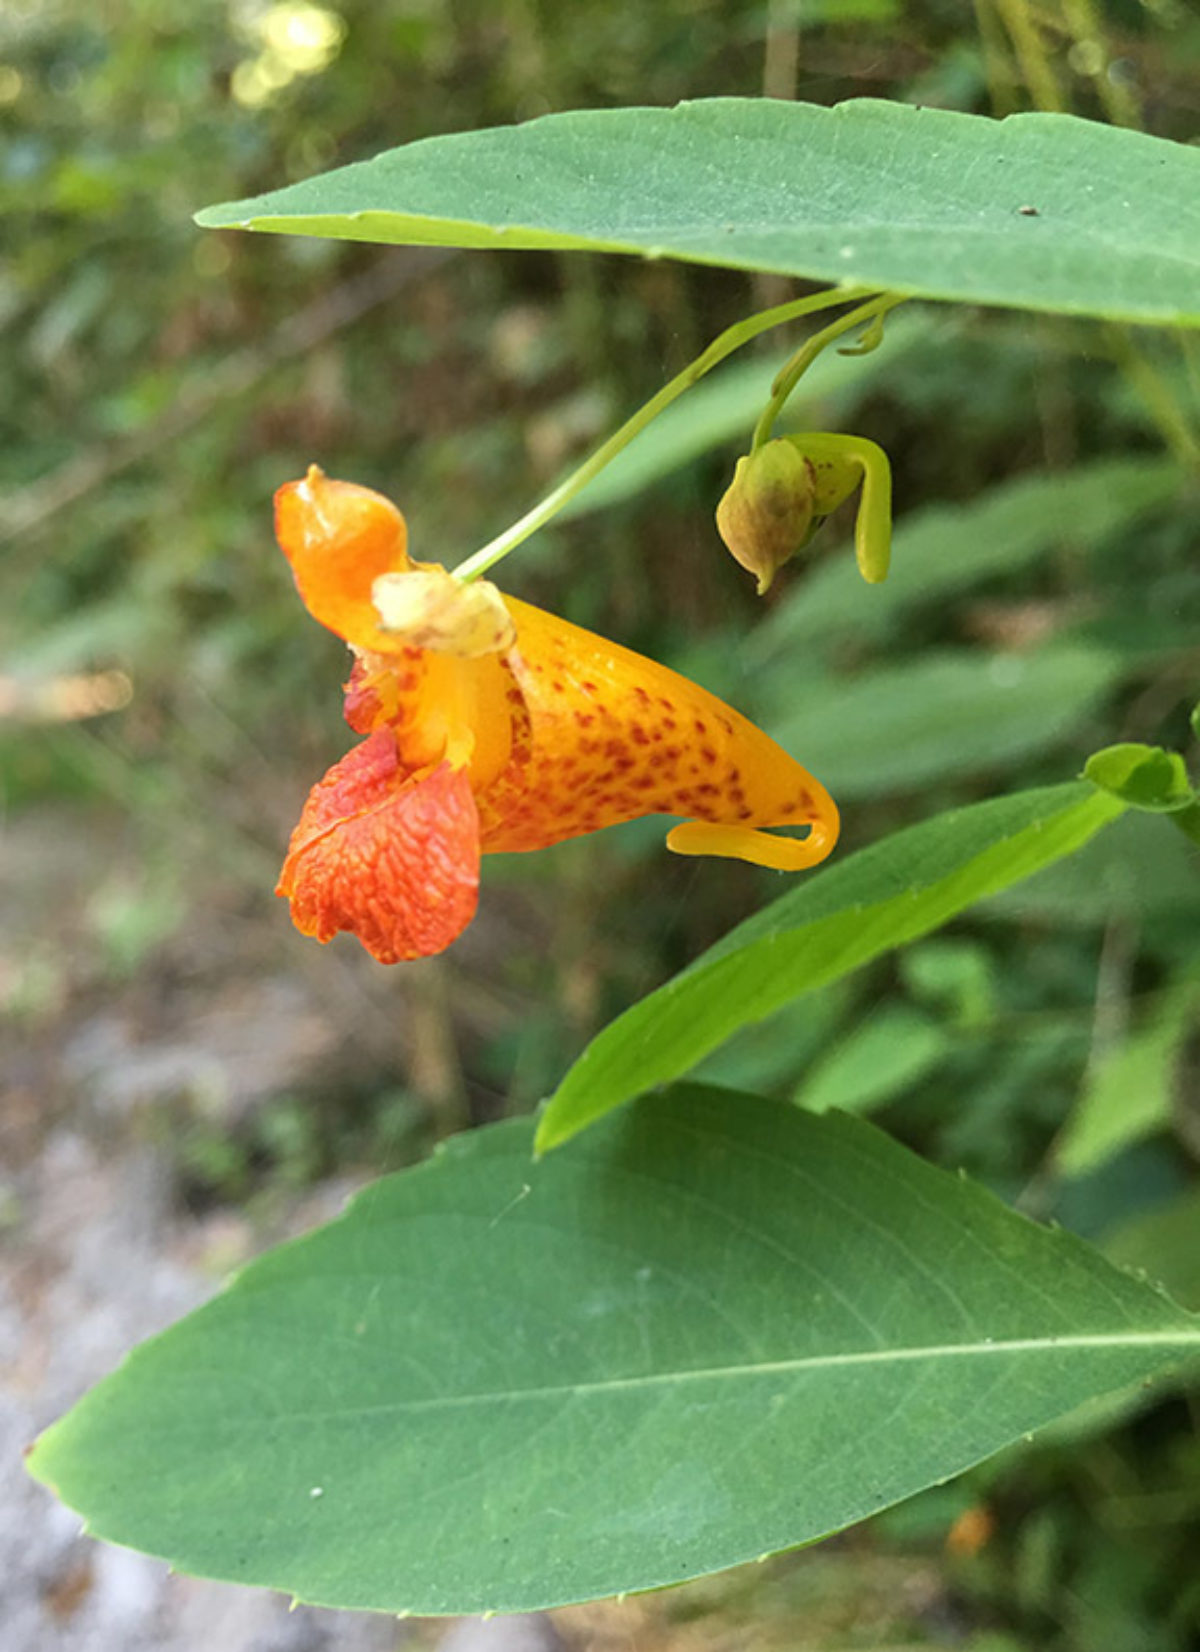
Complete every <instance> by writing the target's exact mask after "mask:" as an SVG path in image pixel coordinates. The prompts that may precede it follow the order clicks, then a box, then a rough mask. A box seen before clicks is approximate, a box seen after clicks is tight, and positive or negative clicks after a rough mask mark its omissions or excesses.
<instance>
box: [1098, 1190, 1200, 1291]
mask: <svg viewBox="0 0 1200 1652" xmlns="http://www.w3.org/2000/svg"><path fill="white" fill-rule="evenodd" d="M1104 1254H1105V1255H1106V1256H1107V1257H1108V1258H1109V1260H1110V1261H1112V1262H1115V1263H1116V1264H1117V1266H1118V1267H1121V1268H1130V1269H1133V1268H1136V1269H1139V1270H1141V1271H1142V1272H1144V1273H1147V1274H1149V1276H1150V1278H1151V1279H1155V1280H1158V1282H1159V1283H1160V1284H1161V1285H1162V1286H1163V1288H1164V1289H1165V1290H1168V1291H1170V1293H1171V1295H1172V1296H1173V1297H1174V1298H1175V1300H1176V1301H1177V1302H1182V1303H1183V1304H1184V1306H1185V1307H1187V1308H1191V1309H1192V1310H1193V1312H1196V1311H1200V1187H1195V1188H1191V1189H1189V1191H1188V1192H1186V1193H1183V1194H1180V1195H1179V1196H1178V1197H1177V1198H1175V1199H1171V1200H1170V1201H1169V1202H1167V1203H1166V1204H1161V1205H1155V1206H1154V1208H1153V1209H1152V1210H1148V1211H1145V1212H1143V1213H1142V1214H1141V1215H1139V1216H1135V1217H1132V1218H1131V1219H1130V1220H1129V1221H1128V1222H1124V1223H1122V1225H1121V1226H1120V1227H1119V1228H1117V1229H1116V1230H1115V1231H1114V1232H1113V1233H1111V1234H1108V1235H1106V1236H1105V1239H1104Z"/></svg>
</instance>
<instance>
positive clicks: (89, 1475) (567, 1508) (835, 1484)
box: [30, 1088, 1200, 1613]
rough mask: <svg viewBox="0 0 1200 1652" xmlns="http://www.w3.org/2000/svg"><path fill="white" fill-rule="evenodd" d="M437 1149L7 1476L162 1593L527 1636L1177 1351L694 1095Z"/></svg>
mask: <svg viewBox="0 0 1200 1652" xmlns="http://www.w3.org/2000/svg"><path fill="white" fill-rule="evenodd" d="M531 1135H532V1126H531V1123H530V1121H528V1120H517V1121H514V1122H510V1123H505V1124H501V1125H496V1126H493V1127H491V1128H490V1129H487V1130H481V1131H478V1132H475V1133H473V1134H471V1135H468V1136H460V1137H459V1138H457V1140H455V1141H454V1142H453V1143H451V1144H450V1146H449V1148H448V1150H447V1151H445V1152H443V1153H441V1154H440V1155H438V1156H437V1157H436V1158H435V1159H434V1160H433V1161H432V1162H430V1163H427V1164H425V1165H422V1166H419V1167H418V1168H417V1169H415V1170H410V1171H405V1172H404V1173H402V1174H400V1175H398V1176H392V1177H388V1178H386V1179H385V1180H383V1181H381V1182H378V1183H376V1184H375V1185H374V1186H372V1187H370V1188H368V1189H367V1190H366V1192H364V1193H363V1194H361V1195H360V1196H359V1197H358V1198H357V1199H356V1200H355V1201H354V1203H353V1204H352V1205H351V1207H350V1209H349V1210H348V1211H347V1213H346V1214H345V1216H343V1217H342V1219H341V1220H339V1221H337V1222H333V1223H331V1224H330V1225H329V1226H328V1227H325V1228H323V1229H321V1230H319V1231H318V1232H316V1233H314V1234H311V1235H309V1236H308V1237H307V1238H305V1239H301V1240H298V1241H296V1242H295V1243H293V1244H290V1245H284V1246H282V1247H281V1248H280V1249H278V1250H276V1251H274V1252H273V1253H271V1254H269V1255H267V1256H265V1257H263V1258H262V1259H261V1260H260V1261H258V1262H255V1263H253V1264H252V1265H251V1266H249V1267H248V1268H246V1269H245V1270H244V1271H243V1272H242V1273H241V1274H240V1275H239V1276H238V1277H237V1278H236V1279H235V1280H234V1282H233V1283H232V1284H231V1285H230V1287H229V1288H228V1289H227V1290H226V1291H225V1292H223V1293H222V1294H221V1295H220V1296H218V1297H217V1298H216V1300H215V1301H213V1302H211V1303H210V1304H209V1305H208V1306H207V1307H205V1308H202V1309H200V1311H199V1312H198V1313H194V1314H192V1315H190V1316H189V1317H188V1318H187V1319H185V1320H183V1321H182V1322H181V1323H180V1324H178V1325H176V1326H175V1327H174V1328H173V1329H171V1330H169V1331H167V1332H166V1334H165V1335H163V1336H161V1337H159V1338H156V1339H155V1340H154V1341H151V1342H149V1343H146V1344H144V1345H143V1346H142V1347H141V1348H139V1349H138V1350H137V1351H136V1352H135V1353H134V1354H133V1355H132V1356H131V1357H130V1358H129V1359H128V1360H127V1361H126V1363H125V1364H124V1365H123V1366H122V1367H121V1369H120V1370H118V1371H117V1372H116V1373H115V1374H114V1375H113V1376H111V1377H109V1378H108V1379H107V1380H106V1381H105V1382H103V1383H101V1384H100V1385H99V1387H98V1388H96V1389H94V1390H93V1391H92V1392H91V1394H89V1395H88V1396H87V1397H86V1398H85V1399H84V1400H83V1401H82V1402H81V1403H80V1404H79V1405H78V1406H76V1408H75V1409H74V1411H72V1412H71V1413H70V1414H69V1415H68V1416H67V1417H65V1418H64V1419H63V1420H62V1421H61V1422H59V1423H57V1424H56V1425H55V1426H54V1427H53V1428H51V1429H50V1430H49V1431H48V1432H47V1433H46V1434H45V1435H43V1436H42V1438H41V1440H40V1441H39V1442H38V1444H37V1445H36V1447H35V1449H34V1451H33V1453H32V1456H31V1458H30V1467H31V1469H32V1471H33V1473H34V1474H35V1475H36V1476H37V1478H38V1479H40V1480H42V1481H44V1482H45V1483H47V1484H49V1485H51V1486H53V1487H54V1488H55V1489H56V1490H57V1492H58V1494H59V1495H60V1496H61V1497H62V1498H63V1500H64V1501H65V1502H66V1503H67V1504H69V1506H70V1507H72V1508H74V1509H76V1510H78V1511H79V1512H80V1513H81V1514H82V1515H84V1516H85V1518H86V1519H87V1521H88V1525H89V1529H90V1530H91V1531H92V1533H93V1534H94V1535H96V1536H99V1537H103V1538H107V1539H109V1540H111V1541H113V1542H117V1543H123V1544H126V1545H129V1546H131V1547H135V1548H142V1549H146V1550H148V1551H149V1552H150V1553H152V1554H156V1555H161V1556H162V1557H164V1558H165V1559H168V1560H169V1561H170V1562H171V1564H172V1565H173V1566H175V1567H177V1568H178V1569H180V1570H182V1571H187V1572H194V1573H198V1574H200V1575H202V1576H210V1577H219V1578H223V1579H225V1580H227V1581H230V1582H235V1583H252V1584H260V1585H265V1586H267V1587H270V1588H273V1589H282V1590H285V1591H287V1592H288V1593H289V1594H294V1595H296V1596H297V1597H299V1598H300V1599H302V1600H309V1601H315V1602H317V1603H319V1604H322V1605H325V1606H341V1607H357V1608H367V1609H373V1610H376V1611H387V1612H419V1613H444V1612H464V1613H466V1612H470V1613H474V1612H482V1611H489V1610H495V1611H510V1612H512V1611H522V1610H531V1609H534V1608H538V1607H544V1606H550V1605H555V1604H558V1603H561V1602H565V1601H575V1600H582V1599H588V1598H591V1597H594V1596H598V1595H606V1594H611V1593H613V1592H614V1591H616V1590H626V1589H650V1588H655V1587H659V1586H661V1585H663V1584H669V1583H674V1582H677V1581H679V1580H680V1579H683V1578H687V1577H694V1576H696V1575H698V1574H699V1573H702V1572H707V1571H712V1570H715V1569H716V1568H718V1567H724V1566H730V1565H733V1564H735V1563H736V1562H738V1561H744V1560H747V1559H750V1558H751V1557H754V1556H758V1555H762V1554H765V1553H767V1552H769V1551H771V1550H776V1549H780V1548H784V1547H789V1546H791V1545H794V1544H798V1543H807V1542H811V1541H813V1540H814V1539H815V1538H818V1537H820V1536H822V1535H823V1534H825V1533H827V1532H831V1531H834V1530H837V1529H838V1528H840V1527H843V1526H846V1525H848V1524H850V1523H851V1522H853V1521H856V1520H861V1519H862V1518H864V1517H865V1516H867V1515H870V1514H874V1513H877V1512H878V1511H879V1510H880V1509H882V1508H885V1507H887V1506H888V1505H889V1504H891V1503H895V1502H897V1501H898V1500H899V1499H901V1498H904V1497H909V1496H911V1495H912V1494H913V1493H914V1492H916V1491H919V1490H921V1489H922V1488H923V1487H925V1486H928V1485H930V1484H931V1483H933V1482H936V1481H940V1480H944V1479H945V1478H946V1477H947V1476H948V1475H952V1474H955V1473H958V1472H960V1471H961V1470H962V1469H965V1468H967V1467H968V1466H969V1465H971V1464H973V1463H976V1462H978V1461H979V1460H980V1459H982V1458H984V1457H986V1456H988V1455H989V1454H991V1453H992V1452H995V1451H997V1450H999V1449H1000V1448H1001V1447H1002V1446H1004V1445H1006V1444H1007V1443H1009V1442H1011V1441H1014V1440H1016V1439H1018V1438H1020V1437H1021V1436H1022V1435H1024V1434H1027V1433H1028V1432H1029V1431H1030V1430H1032V1429H1036V1428H1040V1427H1041V1426H1043V1425H1044V1424H1046V1423H1048V1422H1049V1421H1050V1420H1051V1419H1052V1418H1054V1417H1055V1416H1057V1415H1060V1414H1061V1413H1063V1412H1065V1411H1067V1410H1069V1409H1070V1408H1072V1407H1073V1406H1075V1405H1077V1404H1079V1403H1080V1402H1081V1401H1082V1400H1085V1399H1087V1398H1089V1397H1090V1396H1093V1395H1096V1394H1100V1393H1104V1392H1106V1391H1109V1390H1112V1389H1115V1388H1119V1387H1121V1386H1123V1385H1125V1384H1127V1383H1130V1382H1134V1381H1145V1380H1148V1379H1150V1378H1153V1377H1154V1376H1156V1375H1158V1374H1159V1373H1165V1372H1166V1371H1167V1370H1169V1369H1170V1368H1171V1367H1172V1366H1173V1365H1174V1364H1175V1363H1176V1362H1178V1361H1180V1360H1182V1359H1186V1358H1188V1357H1189V1356H1192V1355H1194V1354H1197V1353H1200V1321H1197V1320H1195V1319H1193V1318H1192V1317H1191V1316H1189V1315H1187V1314H1185V1313H1184V1312H1183V1311H1182V1310H1181V1309H1178V1308H1176V1307H1174V1306H1173V1305H1172V1304H1171V1303H1170V1302H1168V1301H1167V1300H1166V1299H1165V1298H1164V1297H1162V1296H1160V1295H1159V1294H1157V1293H1156V1292H1155V1291H1154V1290H1152V1289H1150V1288H1149V1287H1148V1286H1146V1285H1143V1284H1140V1283H1139V1282H1138V1281H1136V1280H1134V1279H1132V1278H1130V1277H1129V1276H1128V1275H1126V1274H1122V1273H1119V1272H1117V1271H1116V1270H1115V1269H1114V1268H1112V1267H1111V1266H1110V1265H1109V1264H1108V1263H1107V1262H1105V1261H1104V1260H1103V1259H1102V1258H1101V1257H1100V1256H1099V1255H1097V1253H1096V1252H1095V1251H1093V1250H1092V1249H1091V1248H1090V1247H1089V1246H1087V1245H1085V1244H1084V1243H1083V1242H1082V1241H1080V1240H1078V1239H1075V1238H1073V1237H1072V1236H1071V1235H1069V1234H1067V1233H1065V1232H1062V1231H1051V1230H1047V1229H1044V1228H1039V1227H1036V1226H1034V1224H1033V1223H1031V1222H1028V1221H1026V1220H1025V1219H1024V1218H1022V1217H1019V1216H1016V1215H1014V1214H1013V1212H1011V1211H1009V1210H1006V1209H1005V1208H1004V1207H1003V1206H1002V1205H1001V1204H999V1203H998V1202H997V1201H996V1200H995V1199H993V1198H992V1197H991V1196H990V1195H989V1194H987V1193H985V1192H983V1191H981V1190H980V1189H979V1188H977V1187H973V1186H972V1185H971V1184H970V1183H968V1182H966V1181H963V1180H962V1179H960V1178H959V1177H957V1176H953V1175H949V1174H947V1173H946V1172H944V1171H940V1170H936V1169H933V1168H932V1167H931V1166H929V1165H927V1164H925V1163H923V1162H922V1161H921V1160H920V1159H918V1158H917V1157H916V1156H915V1155H914V1154H912V1153H909V1152H908V1151H906V1150H905V1149H903V1148H901V1147H898V1146H897V1145H896V1144H895V1143H894V1142H891V1141H890V1140H889V1139H888V1138H887V1137H886V1136H884V1135H882V1134H880V1132H878V1131H876V1130H874V1129H872V1128H871V1126H869V1125H867V1124H865V1123H864V1122H862V1121H861V1120H857V1119H850V1118H845V1117H840V1116H837V1115H829V1116H825V1117H820V1118H816V1117H812V1116H810V1115H807V1114H805V1113H802V1112H799V1111H797V1110H796V1109H794V1108H791V1107H788V1106H786V1105H783V1104H775V1103H769V1102H766V1101H763V1100H762V1099H761V1098H760V1097H755V1096H744V1095H736V1094H733V1093H731V1092H727V1091H719V1090H705V1089H700V1088H690V1089H681V1090H677V1091H672V1092H669V1093H667V1094H664V1095H659V1096H656V1097H653V1098H650V1099H648V1100H647V1101H646V1102H645V1103H643V1104H642V1105H641V1106H640V1107H638V1108H636V1109H632V1110H631V1111H630V1112H629V1113H627V1114H624V1115H622V1116H621V1117H620V1118H618V1119H612V1120H610V1121H608V1123H607V1124H606V1125H605V1127H604V1128H602V1129H600V1130H597V1131H594V1132H593V1133H592V1134H591V1135H590V1136H588V1137H587V1138H586V1139H585V1140H583V1141H581V1142H579V1143H577V1144H576V1145H575V1146H574V1147H573V1148H572V1149H571V1150H570V1151H569V1152H565V1153H558V1154H555V1155H553V1157H551V1158H549V1159H546V1160H543V1161H542V1162H541V1163H538V1164H532V1163H531V1162H530V1157H529V1153H530V1147H531Z"/></svg>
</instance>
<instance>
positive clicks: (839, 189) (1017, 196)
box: [197, 98, 1200, 325]
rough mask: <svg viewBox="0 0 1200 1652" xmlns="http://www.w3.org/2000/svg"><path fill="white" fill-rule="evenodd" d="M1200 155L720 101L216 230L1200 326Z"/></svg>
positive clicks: (423, 170)
mask: <svg viewBox="0 0 1200 1652" xmlns="http://www.w3.org/2000/svg"><path fill="white" fill-rule="evenodd" d="M1197 200H1200V154H1198V153H1197V152H1196V151H1195V150H1194V149H1191V148H1189V147H1188V146H1187V145H1186V144H1179V143H1171V142H1168V141H1167V140H1165V139H1162V138H1154V137H1147V136H1146V135H1145V134H1143V133H1140V132H1133V131H1128V130H1123V129H1122V128H1120V127H1115V126H1108V125H1103V124H1100V123H1099V122H1093V121H1086V120H1078V119H1075V118H1073V117H1072V116H1068V115H1054V114H1052V115H1041V114H1033V115H1016V116H1012V117H1010V118H1009V119H1008V120H1005V121H994V120H990V119H986V118H985V117H983V116H979V115H963V114H957V113H953V112H951V111H949V110H946V109H923V108H918V107H915V106H913V105H910V104H903V103H892V102H884V101H875V100H872V99H862V100H859V101H853V102H849V103H843V104H840V105H838V106H837V107H835V108H832V109H825V108H820V107H817V106H815V105H812V104H805V103H791V102H785V101H782V100H780V99H776V98H762V99H756V98H750V99H747V98H713V99H709V100H701V101H697V102H693V103H681V104H679V105H678V106H677V107H675V108H673V109H607V110H588V111H573V112H570V113H565V114H555V115H547V116H544V117H543V118H541V119H539V120H533V121H529V122H527V123H526V124H524V125H521V126H505V127H497V128H493V129H491V130H487V131H480V132H462V133H453V134H450V135H448V136H443V137H434V138H425V139H422V140H420V141H419V142H417V143H412V144H407V145H405V146H404V147H403V148H400V149H392V150H389V151H387V152H386V153H384V154H382V155H378V156H376V158H375V159H374V160H372V161H365V162H359V163H358V164H356V165H353V166H347V167H341V168H339V169H338V170H337V171H335V172H329V173H325V174H322V175H321V176H319V177H315V178H309V179H306V180H305V181H304V182H302V183H298V184H292V185H289V186H288V187H287V188H284V189H278V190H275V191H273V192H272V193H270V194H267V195H259V196H255V197H253V198H252V199H250V200H245V201H234V202H230V203H228V204H226V205H223V206H216V207H210V208H208V209H207V210H206V211H204V212H201V213H200V214H198V218H197V221H198V222H199V223H201V224H203V225H206V226H208V227H210V228H242V229H259V230H274V231H279V232H282V233H286V234H294V235H327V236H336V237H339V238H341V239H345V240H353V241H384V242H400V243H406V244H419V245H424V246H452V247H507V248H557V249H564V250H566V249H581V250H582V249H586V250H591V251H595V252H628V253H641V254H643V255H644V256H646V257H651V258H681V259H688V260H691V261H693V262H695V263H701V264H722V265H728V266H731V267H733V268H736V269H754V270H773V271H777V272H779V273H781V274H785V275H798V276H805V277H807V278H809V279H811V280H817V281H827V282H834V283H838V284H841V285H847V286H854V287H869V288H872V289H875V288H886V289H889V290H891V291H896V292H903V293H909V294H912V295H914V296H917V297H926V298H943V299H957V300H961V301H965V302H970V303H985V304H1003V305H1013V306H1017V307H1019V308H1029V309H1036V310H1059V311H1064V312H1067V313H1070V314H1074V315H1105V316H1112V317H1116V318H1122V319H1125V320H1129V321H1152V322H1160V323H1168V324H1179V323H1182V324H1189V325H1200V216H1198V215H1197V213H1196V211H1195V207H1194V203H1195V202H1196V201H1197Z"/></svg>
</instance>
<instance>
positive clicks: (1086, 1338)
mask: <svg viewBox="0 0 1200 1652" xmlns="http://www.w3.org/2000/svg"><path fill="white" fill-rule="evenodd" d="M1193 1346H1194V1347H1195V1349H1196V1351H1197V1353H1200V1319H1198V1320H1197V1323H1196V1325H1195V1327H1194V1328H1193V1327H1191V1326H1182V1327H1180V1329H1178V1330H1175V1331H1137V1332H1092V1333H1089V1334H1087V1335H1073V1336H1056V1337H1015V1338H1009V1339H997V1340H995V1341H985V1342H961V1343H931V1344H925V1345H923V1346H920V1347H913V1348H886V1349H865V1350H860V1351H858V1352H855V1353H842V1354H815V1355H805V1356H803V1357H802V1358H796V1359H782V1360H766V1361H762V1362H760V1363H758V1364H753V1365H715V1366H704V1367H702V1368H700V1369H697V1370H692V1371H658V1372H650V1373H648V1374H646V1375H643V1376H636V1377H610V1378H605V1379H604V1380H602V1381H595V1382H570V1383H556V1384H550V1383H547V1384H542V1385H539V1386H537V1387H528V1388H507V1389H498V1390H489V1391H487V1392H485V1393H475V1394H439V1395H435V1396H432V1397H430V1398H428V1399H415V1400H387V1401H384V1402H381V1403H380V1404H378V1405H362V1406H347V1407H338V1408H336V1409H335V1408H331V1409H328V1410H322V1411H289V1412H287V1413H286V1414H285V1415H280V1416H276V1417H272V1418H270V1419H269V1421H270V1422H271V1423H272V1424H273V1425H274V1424H279V1423H300V1422H303V1423H310V1422H328V1421H339V1422H340V1421H346V1420H348V1419H350V1418H352V1417H372V1416H386V1415H395V1414H412V1413H419V1412H434V1411H451V1410H467V1409H469V1408H471V1407H473V1406H488V1405H497V1404H509V1403H511V1402H512V1401H514V1400H539V1399H547V1400H548V1399H577V1398H580V1397H589V1396H591V1395H596V1394H600V1395H607V1394H611V1393H619V1392H627V1391H631V1390H638V1389H647V1390H648V1389H654V1388H665V1387H669V1386H674V1385H677V1384H680V1383H700V1382H721V1381H732V1380H736V1379H739V1378H741V1379H747V1378H757V1377H775V1376H794V1375H800V1374H804V1373H807V1372H809V1371H820V1370H845V1369H848V1368H851V1367H855V1366H871V1365H888V1364H913V1363H916V1362H918V1361H921V1360H929V1359H962V1358H969V1357H971V1356H974V1357H977V1358H981V1359H986V1358H989V1357H992V1356H994V1355H996V1354H1046V1353H1053V1354H1056V1353H1059V1352H1062V1351H1063V1350H1067V1351H1077V1350H1084V1349H1105V1348H1129V1349H1133V1348H1147V1349H1150V1348H1173V1349H1176V1350H1178V1351H1179V1353H1180V1354H1185V1353H1186V1352H1187V1351H1188V1350H1189V1348H1191V1347H1193ZM262 1421H263V1419H262V1418H261V1417H256V1418H255V1426H259V1425H260V1424H261V1423H262ZM172 1426H173V1427H174V1426H177V1425H176V1424H174V1423H173V1424H172Z"/></svg>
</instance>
